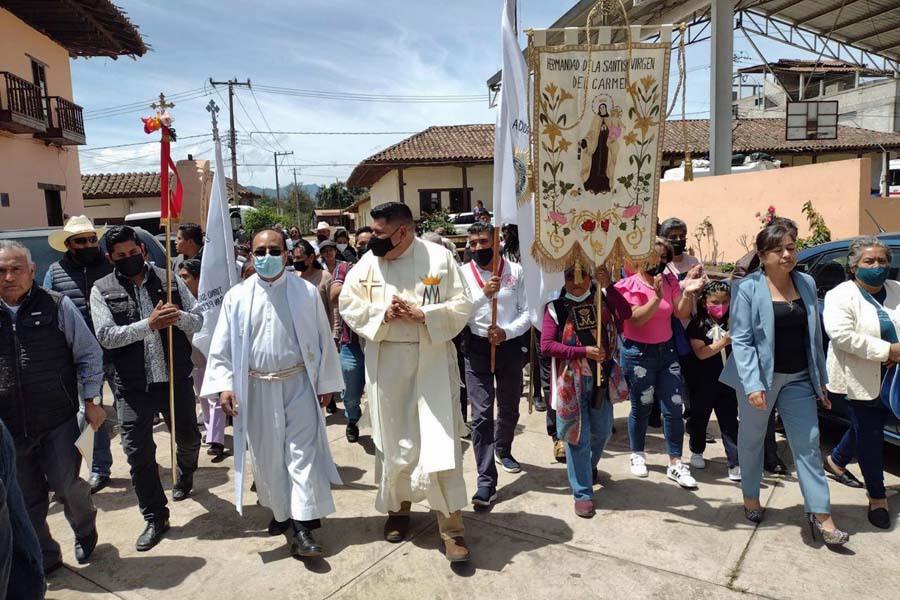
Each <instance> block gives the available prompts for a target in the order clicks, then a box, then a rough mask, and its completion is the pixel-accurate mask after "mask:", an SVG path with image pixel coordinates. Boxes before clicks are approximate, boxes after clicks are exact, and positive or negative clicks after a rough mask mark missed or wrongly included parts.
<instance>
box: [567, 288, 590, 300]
mask: <svg viewBox="0 0 900 600" xmlns="http://www.w3.org/2000/svg"><path fill="white" fill-rule="evenodd" d="M590 295H591V290H590V288H588V290H587V291H586V292H585V293H583V294H582V295H580V296H573V295H572V294H570V293H569V292H566V298H568V299H569V300H571V301H572V302H584V301H585V300H587V299H588V298H589V297H590Z"/></svg>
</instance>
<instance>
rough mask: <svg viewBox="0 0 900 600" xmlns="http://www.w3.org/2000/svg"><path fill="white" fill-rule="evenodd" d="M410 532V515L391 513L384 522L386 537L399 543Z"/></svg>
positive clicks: (394, 542) (391, 541)
mask: <svg viewBox="0 0 900 600" xmlns="http://www.w3.org/2000/svg"><path fill="white" fill-rule="evenodd" d="M407 532H409V515H390V516H389V517H388V518H387V521H385V522H384V539H385V540H387V541H388V542H390V543H392V544H399V543H400V542H402V541H403V540H405V539H406V534H407Z"/></svg>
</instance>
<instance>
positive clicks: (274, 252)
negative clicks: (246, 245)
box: [253, 246, 284, 257]
mask: <svg viewBox="0 0 900 600" xmlns="http://www.w3.org/2000/svg"><path fill="white" fill-rule="evenodd" d="M282 252H284V249H283V248H279V247H278V246H269V247H268V248H267V247H265V246H260V247H259V248H256V249H255V250H254V251H253V254H254V255H255V256H260V257H262V256H265V255H266V254H268V255H269V256H281V253H282Z"/></svg>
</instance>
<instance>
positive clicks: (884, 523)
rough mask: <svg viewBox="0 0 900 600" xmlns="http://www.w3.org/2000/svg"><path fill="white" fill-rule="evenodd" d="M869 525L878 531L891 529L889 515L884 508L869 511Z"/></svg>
mask: <svg viewBox="0 0 900 600" xmlns="http://www.w3.org/2000/svg"><path fill="white" fill-rule="evenodd" d="M868 517H869V523H871V524H872V525H874V526H875V527H877V528H878V529H890V528H891V515H890V513H889V512H888V511H887V509H884V508H873V509H871V510H869V515H868Z"/></svg>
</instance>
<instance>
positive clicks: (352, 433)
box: [346, 423, 359, 444]
mask: <svg viewBox="0 0 900 600" xmlns="http://www.w3.org/2000/svg"><path fill="white" fill-rule="evenodd" d="M346 435H347V441H348V442H350V443H351V444H355V443H356V442H358V441H359V427H357V426H356V423H347V433H346Z"/></svg>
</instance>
